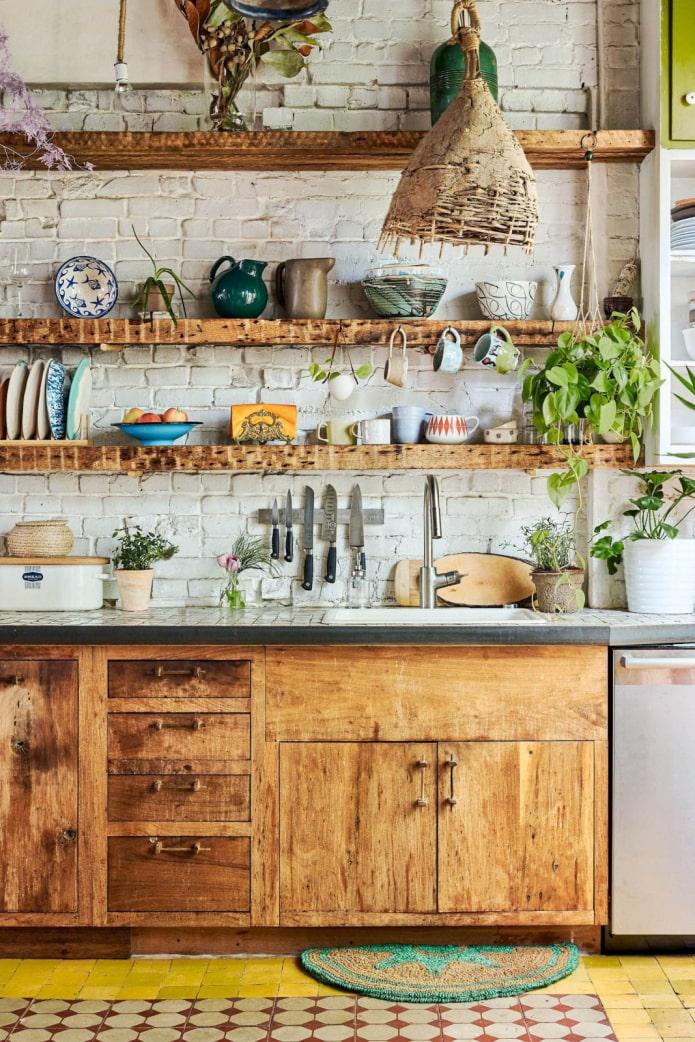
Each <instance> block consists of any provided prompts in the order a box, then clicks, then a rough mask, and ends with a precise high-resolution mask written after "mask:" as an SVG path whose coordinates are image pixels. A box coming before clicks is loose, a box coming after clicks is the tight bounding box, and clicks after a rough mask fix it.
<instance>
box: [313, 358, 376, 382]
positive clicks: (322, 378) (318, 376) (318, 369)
mask: <svg viewBox="0 0 695 1042" xmlns="http://www.w3.org/2000/svg"><path fill="white" fill-rule="evenodd" d="M334 363H335V358H327V359H326V360H325V361H324V362H323V363H321V365H319V363H318V362H312V363H311V365H310V366H309V376H310V377H311V379H312V380H314V381H315V382H316V383H327V382H328V381H329V380H335V379H336V377H338V376H340V372H339V371H338V370H335V371H334V369H333V365H334ZM324 366H328V369H324ZM350 371H351V372H352V375H353V376H354V378H355V383H358V381H359V380H366V379H367V377H368V376H371V374H372V372H373V371H374V367H373V366H372V363H371V362H365V363H364V365H358V367H357V369H355V368H354V366H353V364H352V361H350Z"/></svg>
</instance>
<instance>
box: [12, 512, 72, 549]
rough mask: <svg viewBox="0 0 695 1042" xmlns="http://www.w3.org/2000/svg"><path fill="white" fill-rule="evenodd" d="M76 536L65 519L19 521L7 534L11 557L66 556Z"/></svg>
mask: <svg viewBox="0 0 695 1042" xmlns="http://www.w3.org/2000/svg"><path fill="white" fill-rule="evenodd" d="M74 542H75V537H74V535H73V534H72V532H71V531H70V529H69V528H68V526H67V524H66V522H65V521H61V520H60V519H58V518H56V519H55V520H53V521H18V522H17V524H16V525H15V526H14V528H13V529H12V531H11V532H9V533H8V535H7V552H8V553H9V555H10V557H65V556H66V554H69V553H70V551H71V550H72V547H73V543H74Z"/></svg>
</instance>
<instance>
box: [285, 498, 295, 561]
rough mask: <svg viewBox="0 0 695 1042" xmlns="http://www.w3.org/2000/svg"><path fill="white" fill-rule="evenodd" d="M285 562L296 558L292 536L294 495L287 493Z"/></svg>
mask: <svg viewBox="0 0 695 1042" xmlns="http://www.w3.org/2000/svg"><path fill="white" fill-rule="evenodd" d="M285 528H286V532H285V560H286V561H291V560H292V559H293V558H294V536H293V535H292V493H291V492H288V493H287V499H286V501H285Z"/></svg>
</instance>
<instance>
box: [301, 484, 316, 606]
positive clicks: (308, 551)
mask: <svg viewBox="0 0 695 1042" xmlns="http://www.w3.org/2000/svg"><path fill="white" fill-rule="evenodd" d="M313 585H314V490H313V488H310V487H309V486H308V485H305V486H304V581H303V582H302V589H303V590H310V589H311V588H312V587H313Z"/></svg>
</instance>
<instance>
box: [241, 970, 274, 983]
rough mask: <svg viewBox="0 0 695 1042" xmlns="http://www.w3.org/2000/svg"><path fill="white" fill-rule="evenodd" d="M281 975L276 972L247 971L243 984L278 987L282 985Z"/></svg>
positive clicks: (243, 977)
mask: <svg viewBox="0 0 695 1042" xmlns="http://www.w3.org/2000/svg"><path fill="white" fill-rule="evenodd" d="M280 976H281V975H280V973H279V972H278V971H277V970H276V971H275V972H273V971H272V970H262V969H257V970H251V969H247V970H246V973H244V975H243V976H242V977H241V982H242V984H266V983H267V984H269V985H272V986H273V987H277V985H278V984H279V983H280Z"/></svg>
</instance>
